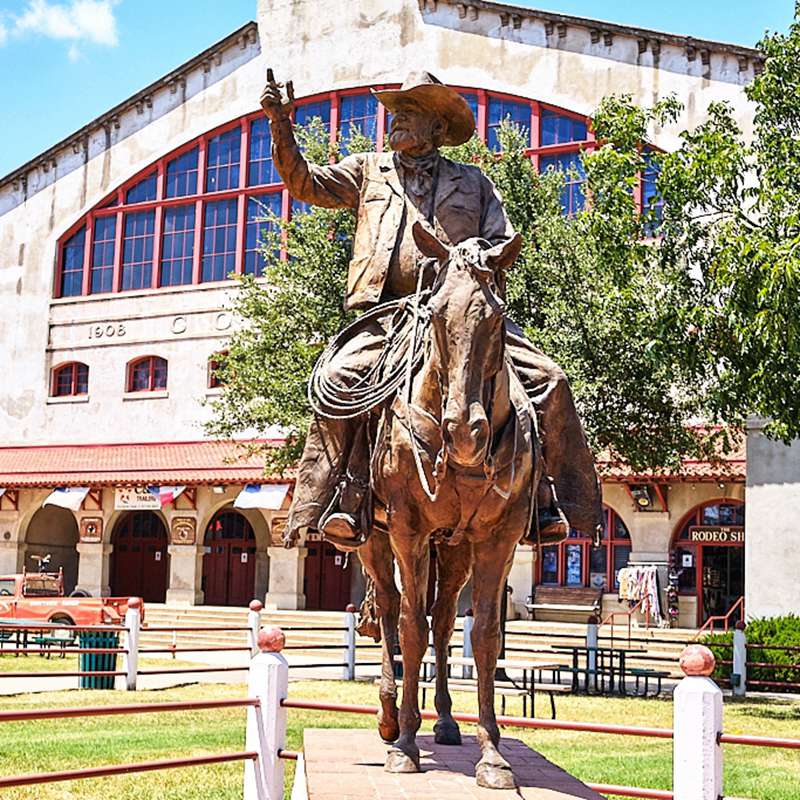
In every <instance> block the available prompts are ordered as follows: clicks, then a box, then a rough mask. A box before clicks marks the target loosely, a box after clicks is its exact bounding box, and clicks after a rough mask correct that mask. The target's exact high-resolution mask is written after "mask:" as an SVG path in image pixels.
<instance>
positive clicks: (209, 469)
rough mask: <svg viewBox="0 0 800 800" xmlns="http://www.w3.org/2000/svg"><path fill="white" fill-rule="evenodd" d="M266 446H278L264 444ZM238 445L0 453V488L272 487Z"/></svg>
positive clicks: (161, 444)
mask: <svg viewBox="0 0 800 800" xmlns="http://www.w3.org/2000/svg"><path fill="white" fill-rule="evenodd" d="M261 443H262V444H266V445H270V444H272V445H275V444H279V442H275V441H264V442H261ZM285 480H286V478H283V479H281V478H280V477H267V476H265V475H264V460H263V457H258V456H253V455H250V456H248V455H247V454H246V451H245V449H244V443H243V442H234V441H216V442H210V441H206V442H155V443H152V444H149V443H143V444H100V445H52V446H40V447H0V486H3V487H7V488H23V487H49V486H131V485H137V484H138V485H142V484H159V483H163V484H195V485H196V484H227V483H277V482H281V481H285Z"/></svg>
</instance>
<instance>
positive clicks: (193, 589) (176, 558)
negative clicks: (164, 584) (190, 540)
mask: <svg viewBox="0 0 800 800" xmlns="http://www.w3.org/2000/svg"><path fill="white" fill-rule="evenodd" d="M167 552H168V553H169V587H168V588H167V603H174V604H176V605H182V606H197V605H202V603H203V591H202V589H201V588H200V587H201V585H202V580H203V554H204V553H205V548H204V547H203V546H202V545H196V544H171V545H169V546H168V547H167Z"/></svg>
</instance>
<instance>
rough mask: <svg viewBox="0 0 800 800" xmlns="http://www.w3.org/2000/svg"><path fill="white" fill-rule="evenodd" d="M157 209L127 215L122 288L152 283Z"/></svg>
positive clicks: (123, 249) (133, 287)
mask: <svg viewBox="0 0 800 800" xmlns="http://www.w3.org/2000/svg"><path fill="white" fill-rule="evenodd" d="M155 219H156V212H155V211H137V212H135V213H132V214H126V215H125V235H124V238H123V245H122V289H123V291H124V290H127V289H144V288H147V287H149V286H150V285H151V278H152V270H153V231H154V230H155Z"/></svg>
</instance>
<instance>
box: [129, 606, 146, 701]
mask: <svg viewBox="0 0 800 800" xmlns="http://www.w3.org/2000/svg"><path fill="white" fill-rule="evenodd" d="M141 626H142V598H141V597H131V598H129V599H128V610H127V611H126V612H125V627H126V628H127V631H128V632H127V634H126V636H125V649H126V651H127V652H126V653H125V672H126V673H127V675H126V676H125V688H126V689H127V690H128V691H129V692H135V691H136V678H137V674H138V672H139V631H140V630H141Z"/></svg>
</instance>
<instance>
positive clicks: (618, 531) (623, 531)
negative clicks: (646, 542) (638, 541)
mask: <svg viewBox="0 0 800 800" xmlns="http://www.w3.org/2000/svg"><path fill="white" fill-rule="evenodd" d="M613 519H614V538H615V539H630V538H631V535H630V533H628V528H627V527H626V526H625V523H624V522H623V521H622V520H621V519H620V518H619V516H618V515H617V514H613Z"/></svg>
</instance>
